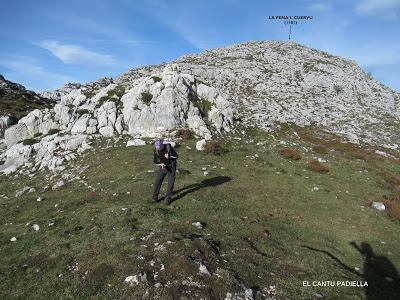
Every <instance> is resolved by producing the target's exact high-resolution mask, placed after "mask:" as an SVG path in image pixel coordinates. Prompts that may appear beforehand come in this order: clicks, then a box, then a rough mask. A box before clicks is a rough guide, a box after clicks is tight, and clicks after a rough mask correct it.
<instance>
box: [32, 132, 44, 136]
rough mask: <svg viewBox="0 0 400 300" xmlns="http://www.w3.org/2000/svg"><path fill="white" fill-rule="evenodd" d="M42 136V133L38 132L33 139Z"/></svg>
mask: <svg viewBox="0 0 400 300" xmlns="http://www.w3.org/2000/svg"><path fill="white" fill-rule="evenodd" d="M41 135H42V133H41V132H36V133H35V134H34V135H33V137H39V136H41Z"/></svg>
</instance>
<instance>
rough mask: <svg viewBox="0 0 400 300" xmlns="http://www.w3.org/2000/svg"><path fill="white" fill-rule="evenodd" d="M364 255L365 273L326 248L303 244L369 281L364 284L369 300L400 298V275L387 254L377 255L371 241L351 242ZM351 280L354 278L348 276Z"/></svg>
mask: <svg viewBox="0 0 400 300" xmlns="http://www.w3.org/2000/svg"><path fill="white" fill-rule="evenodd" d="M350 245H351V246H353V247H354V248H355V249H356V250H357V251H358V252H359V253H360V255H361V256H362V257H363V260H364V266H363V273H359V272H357V271H355V270H354V269H353V268H351V267H349V266H347V265H345V264H344V263H343V262H341V261H340V260H339V259H338V258H337V257H335V256H334V255H333V254H331V253H329V252H328V251H325V250H320V249H316V248H312V247H309V246H303V247H305V248H307V249H309V250H313V251H318V252H322V253H324V254H326V255H328V256H329V257H330V258H332V259H333V260H334V261H335V262H336V263H337V264H339V265H340V266H341V267H342V268H343V269H345V270H347V271H349V272H350V273H352V274H354V275H356V276H357V277H360V278H362V279H363V281H364V282H367V283H368V285H366V286H364V289H365V297H366V299H367V300H377V299H393V300H394V299H399V295H400V277H399V273H398V271H397V269H396V267H395V266H394V265H393V263H392V262H391V261H390V260H389V259H388V258H387V257H386V256H377V255H376V254H375V253H374V251H373V249H372V247H371V245H370V244H369V243H366V242H363V243H361V245H360V246H359V245H357V243H355V242H351V243H350ZM348 279H349V280H354V279H352V278H348Z"/></svg>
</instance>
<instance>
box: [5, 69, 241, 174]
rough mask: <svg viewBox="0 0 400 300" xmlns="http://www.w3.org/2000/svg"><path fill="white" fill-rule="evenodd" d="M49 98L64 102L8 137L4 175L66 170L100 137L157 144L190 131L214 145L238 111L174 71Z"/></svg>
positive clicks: (29, 118)
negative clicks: (67, 163)
mask: <svg viewBox="0 0 400 300" xmlns="http://www.w3.org/2000/svg"><path fill="white" fill-rule="evenodd" d="M45 95H46V96H47V97H50V98H51V97H52V98H53V99H54V98H55V97H58V96H60V99H59V101H58V103H57V104H56V105H55V106H54V107H53V108H51V109H48V108H47V109H43V110H38V109H37V110H34V111H32V112H30V113H29V114H28V115H27V116H25V117H23V118H22V119H20V120H19V121H18V124H16V125H14V126H12V127H10V128H8V129H7V130H6V131H5V135H4V137H5V138H4V141H5V144H6V145H7V147H8V149H7V150H6V151H5V152H4V153H3V154H2V155H0V160H3V161H4V163H3V165H2V166H0V172H3V173H6V174H10V173H12V172H14V171H16V170H17V169H18V167H20V166H22V165H24V166H25V167H26V168H28V174H30V173H33V172H35V171H36V170H40V169H43V168H48V169H50V170H64V169H65V166H64V165H63V163H64V162H65V161H68V160H71V159H74V158H75V154H76V153H75V152H77V153H81V152H83V151H84V150H86V149H88V148H90V139H91V138H93V137H94V136H96V135H97V136H103V137H108V138H111V137H116V136H118V135H123V134H129V135H130V136H132V137H133V138H135V139H138V138H143V137H152V138H154V137H160V136H171V135H173V134H174V130H175V129H177V128H187V129H189V130H191V131H192V132H193V133H194V134H195V135H196V136H197V137H198V138H203V139H211V138H212V135H213V133H214V134H220V133H225V132H229V131H230V130H231V128H232V125H233V114H234V110H233V108H232V107H231V104H230V102H229V101H228V100H227V99H226V98H225V97H224V95H223V94H222V93H220V92H219V91H218V90H217V89H215V88H214V87H212V86H209V85H206V84H204V83H199V82H197V81H196V79H195V77H194V76H192V75H190V74H185V73H181V72H180V71H179V70H178V69H177V67H176V66H174V65H168V66H166V67H165V68H164V69H163V71H162V72H160V73H156V74H153V75H151V76H145V77H140V78H137V79H136V80H135V81H134V82H132V84H131V86H130V87H129V88H128V87H124V86H122V85H118V84H116V83H114V82H113V80H112V79H107V78H106V79H101V81H100V82H95V83H91V84H87V85H79V84H76V85H68V86H66V87H65V88H64V89H63V90H59V91H57V92H54V93H46V94H45ZM74 153H75V154H74Z"/></svg>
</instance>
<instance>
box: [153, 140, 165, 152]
mask: <svg viewBox="0 0 400 300" xmlns="http://www.w3.org/2000/svg"><path fill="white" fill-rule="evenodd" d="M162 145H163V141H162V140H156V141H155V142H154V148H156V149H157V150H158V149H160V148H161V147H162Z"/></svg>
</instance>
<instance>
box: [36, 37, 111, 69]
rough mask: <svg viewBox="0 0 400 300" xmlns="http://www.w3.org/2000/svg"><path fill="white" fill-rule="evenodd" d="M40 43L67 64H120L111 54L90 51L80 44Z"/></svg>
mask: <svg viewBox="0 0 400 300" xmlns="http://www.w3.org/2000/svg"><path fill="white" fill-rule="evenodd" d="M38 45H39V46H40V47H42V48H44V49H47V50H49V51H50V52H51V53H52V54H53V55H54V56H56V57H57V58H58V59H60V60H61V61H62V62H63V63H65V64H71V65H84V66H115V65H117V64H118V62H117V60H115V59H114V58H113V57H112V56H111V55H108V54H100V53H97V52H94V51H90V50H87V49H85V48H83V47H81V46H78V45H69V44H61V43H59V42H57V41H43V42H41V43H39V44H38Z"/></svg>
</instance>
